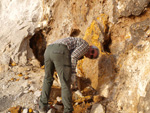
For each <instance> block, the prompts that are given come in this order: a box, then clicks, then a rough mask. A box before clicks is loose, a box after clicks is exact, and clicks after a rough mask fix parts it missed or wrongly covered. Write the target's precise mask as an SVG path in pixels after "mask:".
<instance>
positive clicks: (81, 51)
mask: <svg viewBox="0 0 150 113" xmlns="http://www.w3.org/2000/svg"><path fill="white" fill-rule="evenodd" d="M56 43H57V44H64V45H67V47H68V49H69V50H70V53H71V66H72V74H76V71H75V69H76V65H77V61H78V60H79V59H80V58H81V57H83V56H84V55H85V54H86V52H87V51H88V49H89V44H88V43H87V42H86V41H85V40H83V39H81V38H75V37H68V38H63V39H60V40H57V41H55V42H54V43H53V44H56Z"/></svg>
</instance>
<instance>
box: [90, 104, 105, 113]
mask: <svg viewBox="0 0 150 113" xmlns="http://www.w3.org/2000/svg"><path fill="white" fill-rule="evenodd" d="M90 113H105V111H104V108H103V106H102V105H101V104H94V105H93V106H92V109H91V112H90Z"/></svg>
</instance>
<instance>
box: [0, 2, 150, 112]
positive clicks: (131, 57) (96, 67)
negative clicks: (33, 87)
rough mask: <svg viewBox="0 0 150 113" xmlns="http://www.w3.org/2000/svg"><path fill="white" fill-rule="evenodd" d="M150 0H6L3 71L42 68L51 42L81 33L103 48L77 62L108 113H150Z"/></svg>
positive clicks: (0, 41) (1, 14) (2, 5)
mask: <svg viewBox="0 0 150 113" xmlns="http://www.w3.org/2000/svg"><path fill="white" fill-rule="evenodd" d="M149 3H150V0H126V1H124V0H95V1H92V0H62V1H60V0H34V1H31V0H23V1H19V0H1V1H0V20H1V21H0V26H1V30H0V71H1V73H2V72H4V71H7V70H11V66H12V65H14V64H15V65H18V68H19V67H21V66H24V65H32V66H38V67H39V66H42V65H43V53H44V50H45V48H46V46H47V45H48V44H50V43H52V42H53V41H55V40H57V39H60V38H64V37H68V36H73V37H80V38H83V39H85V40H86V41H87V42H89V44H90V45H92V44H94V45H95V46H97V47H98V48H99V49H100V53H101V54H100V56H99V58H98V59H97V60H89V59H87V58H84V59H83V60H81V61H79V62H78V68H77V70H78V76H80V77H84V78H88V79H89V80H90V82H89V83H90V84H91V86H92V87H93V88H94V89H96V90H97V92H98V95H100V96H102V97H104V99H103V100H102V101H101V102H100V103H101V104H102V105H103V107H104V108H105V112H106V113H120V112H122V113H136V112H137V113H149V112H150V108H149V104H150V101H149V88H150V86H149V82H150V79H149V75H150V71H149V68H150V67H149V64H150V60H149V57H150V49H149V46H150V44H149V42H150V39H149V38H150V19H149V18H150V7H149Z"/></svg>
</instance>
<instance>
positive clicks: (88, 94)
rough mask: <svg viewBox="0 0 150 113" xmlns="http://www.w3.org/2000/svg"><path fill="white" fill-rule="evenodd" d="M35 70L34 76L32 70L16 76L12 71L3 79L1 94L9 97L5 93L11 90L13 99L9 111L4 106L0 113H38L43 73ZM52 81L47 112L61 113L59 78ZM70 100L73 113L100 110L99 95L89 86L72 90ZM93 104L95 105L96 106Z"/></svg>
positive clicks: (88, 112)
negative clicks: (26, 73) (71, 100)
mask: <svg viewBox="0 0 150 113" xmlns="http://www.w3.org/2000/svg"><path fill="white" fill-rule="evenodd" d="M13 66H16V65H13ZM34 68H35V67H34ZM26 69H27V68H26ZM35 69H36V70H37V71H34V75H32V74H33V73H32V71H31V70H32V69H27V71H26V72H28V75H25V74H20V73H19V74H17V76H16V74H15V73H16V72H15V71H14V72H12V73H13V74H12V75H8V77H7V78H5V79H4V78H3V82H2V84H3V85H2V87H1V89H2V90H3V93H5V94H6V95H7V97H9V95H8V94H11V92H7V90H8V89H9V88H11V89H12V90H11V91H12V95H13V97H12V99H11V105H10V107H9V109H6V108H8V106H6V107H5V109H4V108H2V109H1V111H0V112H2V113H3V112H6V113H39V111H38V110H37V106H38V100H39V97H40V95H41V90H42V89H41V87H42V81H43V77H44V71H43V69H41V68H40V69H38V68H35ZM38 72H40V73H38ZM35 75H36V76H35ZM55 75H56V74H55ZM12 78H13V79H12ZM18 78H19V79H18ZM25 78H26V79H25ZM17 79H18V80H17ZM54 81H55V82H54V84H53V86H52V91H51V94H50V99H49V105H50V110H49V111H48V113H62V112H63V104H62V98H61V87H60V83H59V78H58V77H55V80H54ZM4 84H5V85H4ZM80 89H81V88H80ZM9 90H10V89H9ZM2 97H3V98H2ZM2 97H0V99H4V96H2ZM72 99H73V107H74V113H77V112H78V113H82V111H87V113H90V112H91V110H92V109H96V110H97V109H98V110H99V109H102V105H101V104H100V103H99V102H100V101H101V100H102V98H101V97H100V96H99V95H96V91H95V90H94V88H92V87H91V86H87V87H85V88H84V89H82V90H72ZM94 103H96V105H97V106H96V105H95V104H94ZM100 105H101V106H100ZM95 107H100V108H95ZM101 111H103V110H101ZM91 113H97V112H96V111H94V112H93V110H92V112H91Z"/></svg>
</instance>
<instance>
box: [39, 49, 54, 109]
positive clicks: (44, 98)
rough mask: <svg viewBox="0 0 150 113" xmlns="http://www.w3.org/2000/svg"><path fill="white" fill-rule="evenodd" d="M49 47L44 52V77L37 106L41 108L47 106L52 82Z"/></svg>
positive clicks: (52, 69)
mask: <svg viewBox="0 0 150 113" xmlns="http://www.w3.org/2000/svg"><path fill="white" fill-rule="evenodd" d="M50 51H51V50H50V48H47V49H46V51H45V54H44V63H45V77H44V81H43V88H42V94H41V96H40V101H39V107H40V108H41V109H43V108H45V107H47V105H48V100H49V95H50V91H51V86H52V84H53V80H54V78H53V73H54V64H53V62H52V61H51V59H50Z"/></svg>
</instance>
